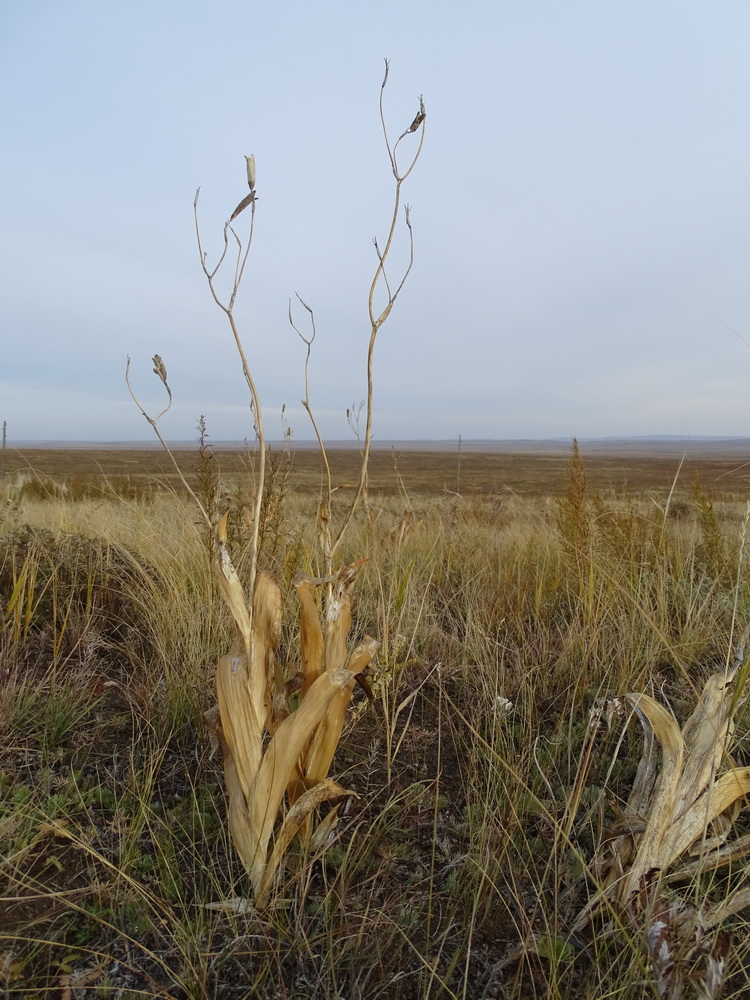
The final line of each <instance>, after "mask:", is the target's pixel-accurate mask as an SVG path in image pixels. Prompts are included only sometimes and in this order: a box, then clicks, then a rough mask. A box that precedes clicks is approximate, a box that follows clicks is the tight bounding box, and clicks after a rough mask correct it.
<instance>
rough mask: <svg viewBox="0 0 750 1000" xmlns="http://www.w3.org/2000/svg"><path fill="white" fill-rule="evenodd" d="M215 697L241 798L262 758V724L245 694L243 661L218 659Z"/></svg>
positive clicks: (235, 657)
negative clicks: (241, 792) (234, 766)
mask: <svg viewBox="0 0 750 1000" xmlns="http://www.w3.org/2000/svg"><path fill="white" fill-rule="evenodd" d="M216 694H217V697H218V701H219V715H220V717H221V728H222V731H223V735H224V740H225V742H226V745H227V751H228V753H230V754H231V756H232V759H233V760H234V762H235V764H236V767H237V776H238V779H239V781H240V784H241V786H242V791H243V793H244V795H245V796H248V795H249V794H250V789H251V788H252V785H253V782H254V781H255V779H256V777H257V774H258V769H259V768H260V764H261V759H262V754H263V720H262V718H261V717H259V716H258V714H257V712H256V711H255V708H254V706H253V703H252V700H251V698H250V696H249V693H248V676H247V658H246V657H245V656H244V655H242V654H239V653H238V654H236V655H232V654H231V653H230V654H228V655H227V656H222V657H221V659H220V660H219V662H218V663H217V664H216Z"/></svg>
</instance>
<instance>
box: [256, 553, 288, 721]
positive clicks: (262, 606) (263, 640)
mask: <svg viewBox="0 0 750 1000" xmlns="http://www.w3.org/2000/svg"><path fill="white" fill-rule="evenodd" d="M281 616H282V596H281V589H280V588H279V585H278V584H277V583H276V580H275V579H274V577H273V575H272V574H271V573H265V572H263V573H258V574H257V575H256V577H255V593H254V594H253V631H252V660H251V667H250V682H251V683H250V689H249V690H250V694H251V697H252V699H253V704H254V706H255V709H256V711H257V712H258V714H259V716H260V717H261V718H262V719H263V723H264V725H265V723H266V721H267V719H268V717H269V715H270V713H271V704H272V701H273V698H272V696H271V695H269V691H272V690H273V687H274V666H275V662H276V650H277V649H278V647H279V643H280V642H281Z"/></svg>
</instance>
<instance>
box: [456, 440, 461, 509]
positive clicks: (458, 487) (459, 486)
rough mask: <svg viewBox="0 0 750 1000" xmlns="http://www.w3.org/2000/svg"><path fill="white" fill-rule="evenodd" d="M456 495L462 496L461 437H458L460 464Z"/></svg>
mask: <svg viewBox="0 0 750 1000" xmlns="http://www.w3.org/2000/svg"><path fill="white" fill-rule="evenodd" d="M456 493H457V494H458V496H461V435H460V434H459V435H458V462H457V463H456Z"/></svg>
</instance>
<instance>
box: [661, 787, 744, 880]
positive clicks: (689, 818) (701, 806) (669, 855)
mask: <svg viewBox="0 0 750 1000" xmlns="http://www.w3.org/2000/svg"><path fill="white" fill-rule="evenodd" d="M748 793H750V767H738V768H734V769H732V770H731V771H726V772H725V773H724V774H722V775H721V776H720V777H719V778H717V780H716V781H715V782H714V784H713V785H712V786H711V787H710V788H709V789H708V790H707V791H705V792H704V794H703V795H701V796H700V798H698V799H697V800H696V801H695V802H693V804H692V805H691V806H690V808H689V809H688V810H687V812H686V813H685V814H684V816H682V817H681V819H679V820H678V821H677V822H676V823H675V824H674V825H673V826H672V828H671V829H670V831H669V834H668V836H667V839H666V841H665V845H664V852H663V856H662V858H661V859H660V861H661V864H660V865H659V867H660V868H666V867H667V866H668V865H670V864H672V862H673V861H674V860H675V859H676V858H678V857H679V856H680V855H681V854H684V853H685V852H686V851H687V850H688V849H689V848H690V847H691V846H692V845H693V844H695V843H696V841H698V840H699V839H700V838H701V837H703V836H704V835H705V834H706V828H707V827H708V825H709V823H713V821H714V820H715V819H716V818H717V816H719V815H720V814H721V813H723V812H724V811H725V810H726V809H728V808H729V807H730V806H731V805H732V804H733V803H734V802H736V801H737V799H740V798H742V797H743V796H744V795H747V794H748Z"/></svg>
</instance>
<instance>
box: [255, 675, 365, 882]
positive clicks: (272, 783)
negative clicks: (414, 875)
mask: <svg viewBox="0 0 750 1000" xmlns="http://www.w3.org/2000/svg"><path fill="white" fill-rule="evenodd" d="M353 680H354V679H353V677H352V675H351V674H350V673H349V671H348V670H326V671H325V672H324V673H323V674H321V676H320V677H319V678H318V679H317V680H316V681H315V683H314V684H313V686H312V687H311V688H310V690H309V691H308V693H307V697H306V698H305V700H304V701H303V702H302V704H301V705H300V707H299V708H298V709H297V711H296V712H294V713H293V714H292V715H290V716H289V718H288V719H285V720H284V722H282V723H281V725H280V726H279V728H278V729H277V730H276V733H275V735H274V736H273V737H272V739H271V742H270V743H269V744H268V748H267V749H266V752H265V754H264V756H263V762H262V764H261V766H260V770H259V771H258V777H257V779H256V782H255V785H254V787H253V789H252V790H251V795H250V800H249V803H248V808H249V813H250V818H251V821H252V824H253V834H254V837H255V840H256V844H257V848H256V851H255V854H254V858H253V860H252V862H251V864H250V865H249V866H247V867H248V871H249V874H250V878H251V879H252V881H253V885H254V886H255V887H256V892H257V886H258V885H259V884H260V880H261V879H262V877H263V871H264V869H265V866H266V861H267V858H266V855H267V850H268V843H269V840H270V837H271V833H272V831H273V827H274V823H275V820H276V816H277V814H278V811H279V807H280V805H281V800H282V798H283V796H284V790H285V788H286V786H287V784H288V783H289V781H290V780H291V778H292V777H293V775H294V774H295V773H296V772H297V765H298V761H299V757H300V755H301V754H302V751H303V750H304V748H305V746H306V745H307V743H308V741H309V740H310V738H311V736H312V734H313V732H314V731H315V729H316V728H317V726H318V725H319V724H320V722H321V721H322V720H323V718H324V717H325V715H326V713H327V711H328V707H329V705H330V703H331V702H332V701H333V700H334V699H335V698H336V697H337V696H338V695H339V693H340V692H341V691H342V690H344V689H346V688H348V687H350V685H351V684H352V683H353Z"/></svg>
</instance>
